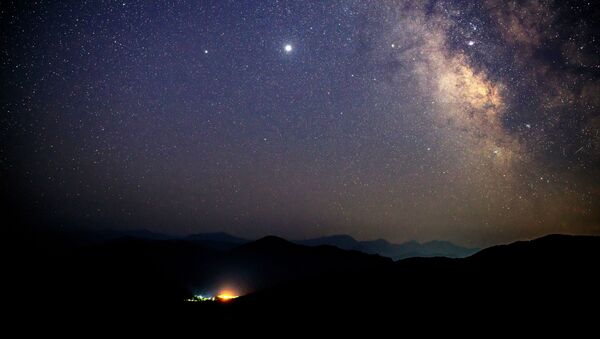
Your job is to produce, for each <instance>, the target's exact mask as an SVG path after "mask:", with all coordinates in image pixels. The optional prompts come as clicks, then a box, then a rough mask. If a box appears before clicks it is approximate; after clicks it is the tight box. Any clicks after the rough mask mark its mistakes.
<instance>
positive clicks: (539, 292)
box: [4, 235, 600, 314]
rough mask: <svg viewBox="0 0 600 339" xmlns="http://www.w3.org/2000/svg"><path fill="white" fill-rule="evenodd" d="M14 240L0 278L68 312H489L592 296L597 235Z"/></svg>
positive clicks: (28, 298) (599, 249) (586, 302)
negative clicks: (385, 242)
mask: <svg viewBox="0 0 600 339" xmlns="http://www.w3.org/2000/svg"><path fill="white" fill-rule="evenodd" d="M47 239H48V238H47ZM50 239H53V240H56V238H50ZM20 240H21V241H20V242H13V243H12V247H10V246H9V248H12V253H13V254H12V256H13V257H15V256H16V257H18V259H19V261H18V262H16V261H15V262H13V265H12V266H11V267H12V268H15V267H17V268H20V269H18V270H15V271H13V272H12V274H9V275H7V276H9V277H10V278H11V279H13V284H12V285H11V286H12V288H9V289H8V290H10V291H13V292H14V293H11V294H10V295H9V297H10V298H16V299H17V300H18V301H19V302H20V303H23V302H26V303H30V304H33V305H35V304H36V303H39V289H40V286H43V288H44V305H53V304H57V303H60V304H61V305H76V306H74V307H76V308H78V309H87V308H89V307H94V308H106V307H114V306H115V305H130V306H131V305H136V306H139V305H146V306H148V307H150V308H152V307H157V306H158V305H170V306H169V307H170V308H176V309H179V310H184V311H185V312H191V314H194V313H197V312H199V313H202V314H204V313H205V312H209V313H211V314H212V313H216V314H219V313H220V312H228V313H229V312H232V313H233V314H247V313H248V312H254V311H256V310H263V311H265V312H267V313H269V312H276V313H279V312H286V311H289V312H292V311H294V312H295V311H299V310H310V312H317V313H327V312H334V311H336V312H337V311H340V312H343V311H349V310H355V311H358V310H370V309H372V310H382V309H387V308H390V307H391V308H392V309H394V310H395V311H396V312H398V314H406V313H408V312H410V313H411V314H419V312H432V310H433V311H434V312H437V313H440V314H446V313H448V314H452V313H453V312H455V311H456V305H467V306H468V308H470V309H478V310H487V311H489V312H493V311H497V310H498V309H500V308H502V307H509V308H514V306H515V305H519V309H520V311H522V312H525V311H527V310H530V311H531V310H540V309H542V310H551V309H556V307H557V305H561V307H572V308H580V307H583V306H586V307H587V306H591V305H592V304H593V303H595V302H597V301H598V288H597V286H600V280H599V279H598V277H597V274H596V269H595V268H596V267H597V266H598V263H599V258H600V237H593V236H567V235H549V236H546V237H542V238H539V239H535V240H531V241H520V242H515V243H512V244H508V245H501V246H494V247H491V248H487V249H484V250H481V251H479V252H478V253H476V254H474V255H472V256H470V257H467V258H440V257H432V258H409V259H404V260H399V261H395V262H394V261H393V260H391V259H389V258H386V257H382V256H379V255H374V254H366V253H363V252H360V251H354V250H344V249H341V248H338V247H336V246H329V245H321V246H305V245H300V244H297V243H292V242H289V241H287V240H285V239H282V238H278V237H273V236H269V237H264V238H261V239H258V240H256V241H252V242H247V243H244V244H241V245H239V246H236V247H233V248H227V249H224V248H215V247H214V246H205V245H204V244H203V243H202V241H200V242H198V241H195V240H194V239H167V240H160V239H140V238H136V237H130V236H128V237H123V238H118V239H111V240H108V241H106V242H103V243H86V245H81V246H72V245H69V246H62V247H61V246H59V245H56V244H58V243H57V242H54V244H55V245H54V246H52V247H48V246H38V245H40V244H44V241H42V240H43V238H42V239H37V240H36V241H28V240H27V238H26V239H20ZM28 242H30V243H29V244H27V243H28ZM64 243H69V244H70V242H64ZM5 244H6V241H5ZM34 245H35V246H34ZM36 246H37V247H36ZM57 247H60V250H59V249H58V248H57ZM17 248H18V250H17ZM6 249H7V248H6V247H5V248H4V250H6ZM11 267H9V268H11ZM223 287H227V288H233V289H234V290H235V292H237V293H239V295H241V297H240V298H238V299H236V300H234V301H232V302H231V303H229V304H228V305H227V306H226V307H225V306H223V307H220V306H219V307H217V306H215V305H211V304H205V303H195V304H193V305H190V304H186V303H185V302H184V300H185V299H187V298H189V297H191V296H192V295H194V294H209V295H214V294H216V293H218V292H219V290H220V289H222V288H223ZM9 301H10V300H9ZM13 301H14V300H13ZM582 305H583V306H582ZM275 310H277V311H275ZM415 312H416V313H415ZM315 314H316V313H315Z"/></svg>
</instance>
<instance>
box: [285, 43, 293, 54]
mask: <svg viewBox="0 0 600 339" xmlns="http://www.w3.org/2000/svg"><path fill="white" fill-rule="evenodd" d="M283 49H284V50H285V51H286V52H287V53H289V52H291V51H292V45H290V44H287V45H285V47H284V48H283Z"/></svg>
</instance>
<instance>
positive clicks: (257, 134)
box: [0, 1, 600, 246]
mask: <svg viewBox="0 0 600 339" xmlns="http://www.w3.org/2000/svg"><path fill="white" fill-rule="evenodd" d="M599 17H600V6H598V5H595V4H593V2H576V1H556V2H555V1H510V2H505V1H480V2H476V3H467V2H463V1H430V2H425V1H423V2H417V1H328V2H327V1H326V2H312V1H236V2H224V1H201V2H195V1H190V2H186V1H184V2H174V3H171V2H160V3H151V2H145V1H121V2H81V3H80V2H76V3H68V2H63V3H55V4H50V3H28V4H23V3H18V2H17V3H3V4H2V11H1V12H0V22H1V27H2V29H1V31H0V32H1V33H0V36H1V38H2V40H1V41H2V46H3V47H2V54H1V56H0V60H1V64H0V72H1V73H0V76H1V77H2V79H3V81H2V94H1V101H0V103H1V106H0V107H1V109H2V115H1V131H2V136H1V141H2V143H1V154H0V155H1V156H2V158H1V161H2V162H1V172H0V174H1V175H2V183H3V190H2V191H3V192H2V193H3V199H4V200H5V201H6V203H5V204H4V205H5V206H6V209H7V212H6V213H5V215H11V216H13V215H14V217H15V218H19V219H21V220H26V222H28V223H34V224H43V225H47V226H46V227H92V228H95V227H96V228H97V227H100V228H147V229H150V230H154V231H160V232H167V233H192V232H206V231H226V232H231V233H234V234H237V235H241V236H248V237H257V236H261V235H265V234H276V235H280V236H284V237H288V238H304V237H311V236H319V235H326V234H334V233H348V234H351V235H353V236H355V237H357V238H360V239H372V238H387V239H389V240H392V241H405V240H411V239H415V240H420V241H425V240H431V239H443V240H452V241H455V242H457V243H460V244H465V245H474V246H485V245H489V244H494V243H500V242H506V241H512V240H515V239H522V238H531V237H535V236H539V235H543V234H547V233H556V232H558V233H592V234H599V233H600V206H599V205H600V203H599V202H600V199H599V198H600V196H599V195H600V181H599V180H598V178H599V177H600V176H599V174H600V171H599V170H600V161H599V159H600V136H599V133H600V132H599V130H600V109H599V107H600V44H599V43H598V39H600V26H599V25H598V18H599ZM9 212H10V213H9Z"/></svg>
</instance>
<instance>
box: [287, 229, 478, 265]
mask: <svg viewBox="0 0 600 339" xmlns="http://www.w3.org/2000/svg"><path fill="white" fill-rule="evenodd" d="M296 243H298V244H302V245H307V246H318V245H331V246H336V247H338V248H341V249H345V250H355V251H361V252H365V253H370V254H379V255H382V256H385V257H389V258H392V259H394V260H401V259H406V258H412V257H448V258H464V257H468V256H469V255H472V254H473V253H476V252H477V251H478V249H476V248H465V247H461V246H458V245H455V244H453V243H451V242H448V241H430V242H426V243H422V244H421V243H418V242H416V241H409V242H405V243H402V244H392V243H390V242H388V241H387V240H385V239H377V240H370V241H358V240H356V239H354V238H352V237H351V236H349V235H345V234H339V235H331V236H327V237H321V238H314V239H307V240H298V241H296Z"/></svg>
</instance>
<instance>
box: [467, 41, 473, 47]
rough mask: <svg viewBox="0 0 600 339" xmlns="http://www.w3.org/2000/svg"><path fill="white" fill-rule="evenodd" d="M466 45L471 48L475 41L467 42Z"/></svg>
mask: <svg viewBox="0 0 600 339" xmlns="http://www.w3.org/2000/svg"><path fill="white" fill-rule="evenodd" d="M467 45H469V46H473V45H475V41H473V40H469V42H467Z"/></svg>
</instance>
